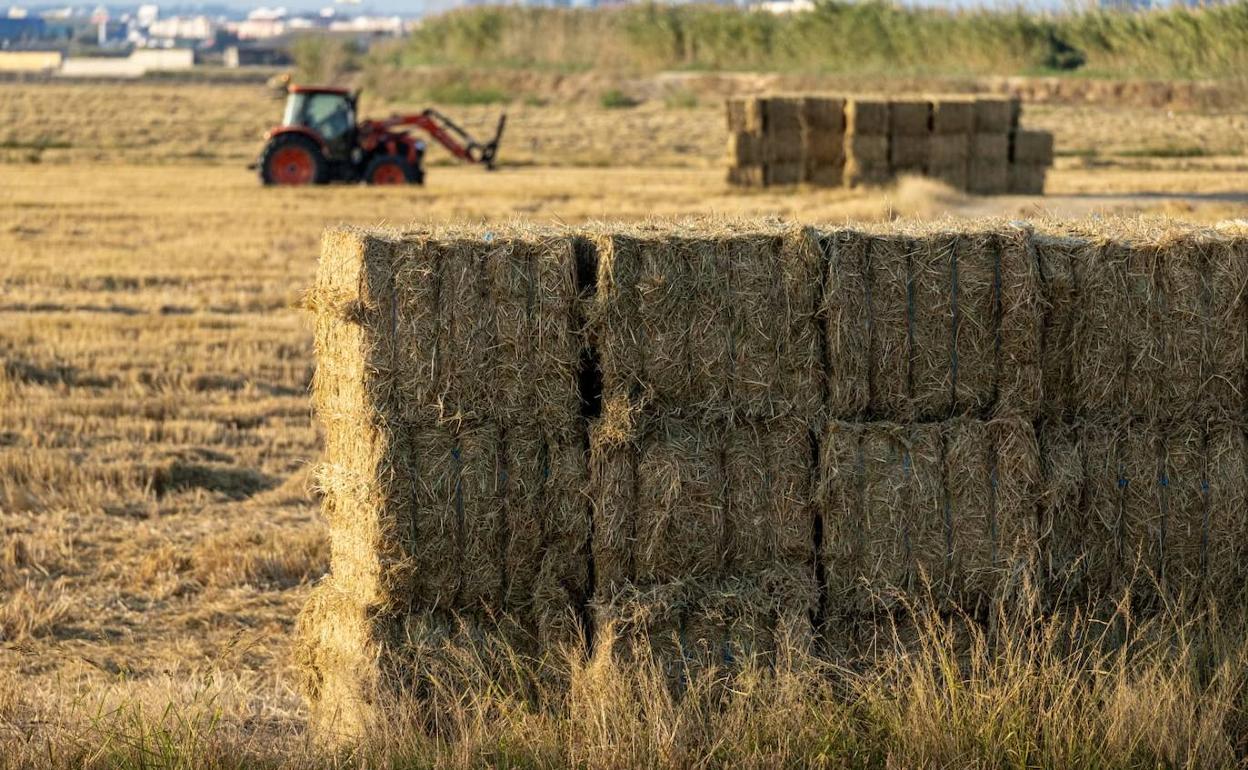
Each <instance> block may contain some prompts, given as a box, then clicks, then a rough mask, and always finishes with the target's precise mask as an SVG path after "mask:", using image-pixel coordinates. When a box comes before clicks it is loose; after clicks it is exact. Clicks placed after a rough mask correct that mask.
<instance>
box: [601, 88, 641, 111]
mask: <svg viewBox="0 0 1248 770" xmlns="http://www.w3.org/2000/svg"><path fill="white" fill-rule="evenodd" d="M599 101H600V102H601V103H602V106H603V107H604V108H606V109H608V110H618V109H627V108H629V107H636V106H637V105H638V104H640V102H639V101H637V100H636V99H634V98H633V97H631V96H629V95H628V94H626V93H624V92H623V91H621V90H620V89H618V88H612V89H609V90H607V91H604V92H603V94H602V98H601V99H600V100H599Z"/></svg>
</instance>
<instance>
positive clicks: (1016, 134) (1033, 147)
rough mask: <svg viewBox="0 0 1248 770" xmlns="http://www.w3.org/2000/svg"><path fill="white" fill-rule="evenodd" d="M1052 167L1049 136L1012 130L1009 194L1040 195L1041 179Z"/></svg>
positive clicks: (1042, 184)
mask: <svg viewBox="0 0 1248 770" xmlns="http://www.w3.org/2000/svg"><path fill="white" fill-rule="evenodd" d="M1052 165H1053V134H1052V133H1050V132H1048V131H1030V130H1025V129H1021V128H1018V127H1017V126H1015V127H1014V131H1013V133H1012V134H1010V178H1009V191H1010V192H1011V193H1014V194H1015V195H1043V194H1044V178H1045V175H1046V174H1048V171H1049V167H1050V166H1052Z"/></svg>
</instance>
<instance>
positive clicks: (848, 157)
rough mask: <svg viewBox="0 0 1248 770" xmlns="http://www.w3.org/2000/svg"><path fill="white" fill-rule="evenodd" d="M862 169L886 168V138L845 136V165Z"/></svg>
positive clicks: (863, 135) (877, 136) (880, 136)
mask: <svg viewBox="0 0 1248 770" xmlns="http://www.w3.org/2000/svg"><path fill="white" fill-rule="evenodd" d="M851 161H852V162H853V163H855V164H857V165H859V166H862V167H864V168H871V167H886V166H888V137H887V136H885V135H883V134H846V135H845V163H846V166H847V167H848V164H849V163H850V162H851Z"/></svg>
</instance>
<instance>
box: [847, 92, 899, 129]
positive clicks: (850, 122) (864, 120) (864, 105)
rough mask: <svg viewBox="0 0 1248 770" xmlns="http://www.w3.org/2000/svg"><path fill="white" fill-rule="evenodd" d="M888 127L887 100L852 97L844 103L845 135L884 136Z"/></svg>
mask: <svg viewBox="0 0 1248 770" xmlns="http://www.w3.org/2000/svg"><path fill="white" fill-rule="evenodd" d="M888 126H889V102H888V100H887V99H876V98H862V97H852V98H850V99H848V100H847V101H846V102H845V133H846V134H847V135H848V134H852V135H855V136H886V135H887V134H888Z"/></svg>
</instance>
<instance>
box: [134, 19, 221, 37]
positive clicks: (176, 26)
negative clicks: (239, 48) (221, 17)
mask: <svg viewBox="0 0 1248 770" xmlns="http://www.w3.org/2000/svg"><path fill="white" fill-rule="evenodd" d="M216 33H217V25H216V23H215V22H214V21H213V20H212V19H209V18H208V17H207V16H172V17H170V18H168V19H158V20H156V21H154V22H152V23H151V24H150V25H149V26H148V28H147V35H148V37H152V38H157V39H164V40H209V39H211V38H212V37H213V36H214V35H216Z"/></svg>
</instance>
